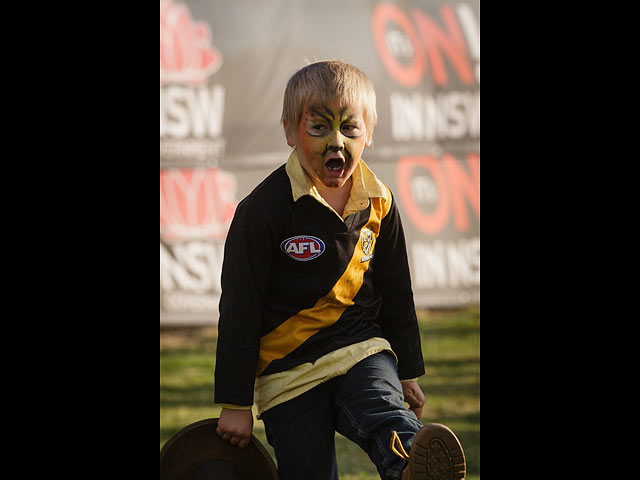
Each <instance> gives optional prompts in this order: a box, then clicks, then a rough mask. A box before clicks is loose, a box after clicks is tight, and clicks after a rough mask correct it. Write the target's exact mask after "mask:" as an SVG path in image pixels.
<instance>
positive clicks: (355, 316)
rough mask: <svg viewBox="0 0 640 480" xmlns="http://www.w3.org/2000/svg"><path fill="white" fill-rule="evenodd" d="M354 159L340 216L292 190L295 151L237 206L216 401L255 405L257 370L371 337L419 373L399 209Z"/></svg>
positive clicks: (288, 365)
mask: <svg viewBox="0 0 640 480" xmlns="http://www.w3.org/2000/svg"><path fill="white" fill-rule="evenodd" d="M361 163H362V164H363V165H362V167H361V168H362V169H364V171H365V175H363V174H359V176H358V178H355V174H354V185H353V186H352V197H351V198H350V200H349V202H348V203H347V206H346V207H345V212H344V218H341V217H340V216H339V215H338V214H337V213H336V212H335V211H334V210H333V209H332V208H331V207H329V205H328V204H326V202H324V201H323V200H322V198H321V197H320V196H319V195H313V193H310V194H304V193H305V192H304V191H302V192H300V191H297V190H296V189H298V190H299V185H296V184H295V182H294V183H293V184H292V181H291V175H295V172H292V171H291V169H292V168H294V167H295V168H297V169H301V167H300V166H299V163H298V160H297V157H296V153H295V150H294V152H293V153H292V156H291V157H290V159H289V162H288V163H287V165H286V166H285V165H283V166H282V167H280V168H278V169H277V170H276V171H274V172H273V173H272V174H271V175H270V176H269V177H267V178H266V179H265V180H264V181H263V182H262V183H261V184H260V185H258V186H257V187H256V188H255V189H254V190H253V192H251V193H250V194H249V195H248V196H247V197H246V198H245V199H244V200H243V201H242V202H240V204H239V205H238V208H237V210H236V213H235V216H234V219H233V222H232V224H231V227H230V229H229V233H228V236H227V240H226V243H225V250H224V262H223V268H222V295H221V299H220V317H219V322H218V345H217V353H216V372H215V402H216V403H221V404H234V405H252V403H253V400H254V398H253V394H254V382H255V379H256V377H260V378H263V377H264V378H267V377H268V376H270V375H273V376H274V377H275V376H276V375H274V374H278V373H281V372H285V371H289V370H292V369H293V370H295V369H296V368H297V367H299V366H301V365H303V364H308V365H311V366H313V363H314V362H316V361H317V360H318V359H320V358H321V357H326V356H327V355H328V354H331V353H332V352H335V351H338V350H340V349H345V348H347V349H348V347H349V346H352V345H356V344H362V342H366V341H368V340H370V339H385V340H386V341H388V344H389V345H390V347H391V348H392V350H393V352H394V353H395V355H396V358H397V359H398V373H399V376H400V378H401V379H409V378H415V377H418V376H420V375H422V374H423V373H424V365H423V359H422V352H421V347H420V336H419V331H418V325H417V320H416V313H415V306H414V302H413V293H412V290H411V280H410V275H409V267H408V261H407V253H406V246H405V240H404V233H403V229H402V224H401V221H400V216H399V212H398V209H397V206H396V205H395V203H394V201H393V196H392V194H391V191H390V190H389V189H388V188H387V187H386V186H384V185H383V184H382V183H381V182H379V180H377V179H375V181H374V183H375V185H374V186H373V187H370V185H371V183H372V182H373V181H372V180H371V179H369V178H368V177H367V176H373V173H372V172H371V171H370V170H369V169H368V168H367V167H366V164H364V162H363V161H362V160H361ZM359 172H361V170H359ZM373 177H374V178H375V176H373ZM367 184H369V188H367ZM303 190H304V189H303ZM363 191H364V192H366V193H367V196H366V197H363V195H362V192H363ZM354 192H355V193H358V194H354ZM363 198H364V199H365V200H364V201H363ZM385 343H386V342H385Z"/></svg>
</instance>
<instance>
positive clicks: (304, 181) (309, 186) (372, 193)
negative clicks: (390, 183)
mask: <svg viewBox="0 0 640 480" xmlns="http://www.w3.org/2000/svg"><path fill="white" fill-rule="evenodd" d="M285 169H286V171H287V175H288V176H289V180H290V182H291V193H292V194H293V201H294V202H297V201H298V199H299V198H300V197H302V196H304V195H309V196H311V197H313V198H315V199H316V200H317V201H319V202H320V203H322V204H323V205H324V206H326V207H327V208H329V209H330V210H331V211H332V212H334V213H335V214H336V215H338V213H337V212H336V211H335V210H334V209H333V208H332V207H331V206H330V205H329V204H328V203H327V201H326V200H325V199H324V198H322V195H320V192H318V189H317V188H316V187H315V185H314V184H313V181H312V180H311V179H310V178H309V176H308V175H307V174H306V172H305V171H304V169H303V168H302V165H300V160H298V153H297V151H296V149H295V148H294V149H293V151H292V152H291V155H289V160H287V165H286V167H285ZM351 178H352V180H353V183H352V185H351V193H350V195H349V200H347V204H346V205H345V207H344V213H343V215H342V217H340V215H338V216H339V217H340V218H342V219H343V220H344V219H345V218H347V216H348V215H351V214H352V213H355V212H357V211H360V210H364V209H365V208H367V207H368V206H369V199H370V198H374V197H382V198H384V199H385V200H388V198H387V188H386V187H385V186H384V184H383V183H382V182H381V181H380V180H378V177H376V175H375V174H374V173H373V172H372V171H371V169H370V168H369V167H368V166H367V164H366V163H365V162H364V160H363V159H362V158H361V159H360V161H359V162H358V165H357V166H356V169H355V170H354V171H353V175H352V177H351Z"/></svg>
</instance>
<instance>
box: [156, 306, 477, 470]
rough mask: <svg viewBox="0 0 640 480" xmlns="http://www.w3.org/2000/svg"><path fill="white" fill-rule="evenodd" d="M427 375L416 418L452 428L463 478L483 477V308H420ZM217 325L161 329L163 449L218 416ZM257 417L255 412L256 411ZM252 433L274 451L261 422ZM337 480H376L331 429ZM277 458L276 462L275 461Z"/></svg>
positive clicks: (350, 446) (365, 460)
mask: <svg viewBox="0 0 640 480" xmlns="http://www.w3.org/2000/svg"><path fill="white" fill-rule="evenodd" d="M418 322H419V325H420V335H421V337H422V352H423V356H424V360H425V368H426V370H427V374H426V375H425V376H423V377H421V378H420V379H419V380H418V381H419V383H420V386H421V387H422V390H423V391H424V392H425V395H426V397H427V404H426V407H425V408H424V411H423V414H422V418H421V421H422V422H423V423H443V424H445V425H448V426H449V427H451V429H452V430H453V431H454V432H456V435H458V438H459V439H460V442H461V443H462V446H463V448H464V451H465V455H466V458H467V479H468V480H479V479H480V307H479V306H478V307H470V308H467V309H463V310H450V311H420V312H418ZM216 334H217V332H216V329H215V328H207V329H191V330H186V329H182V330H175V331H167V330H162V331H161V334H160V448H162V446H163V445H164V444H165V442H166V441H167V440H168V439H169V438H170V437H171V436H172V435H173V434H174V433H176V432H177V431H178V430H180V429H181V428H183V427H185V426H187V425H189V424H190V423H193V422H195V421H198V420H202V419H204V418H212V417H219V416H220V408H218V407H216V406H214V405H213V371H214V365H215V345H216ZM254 414H255V411H254ZM253 433H254V435H255V436H256V437H257V438H258V439H259V440H260V441H261V442H262V443H263V445H265V447H266V449H267V450H268V451H269V453H271V455H272V456H273V457H274V459H275V456H274V455H273V449H272V448H271V446H270V445H269V444H268V443H267V440H266V436H265V432H264V424H263V423H262V421H259V420H257V421H254V432H253ZM336 450H337V452H338V453H337V455H338V470H339V473H340V478H341V480H378V479H379V477H378V475H377V473H376V469H375V467H374V466H373V464H372V463H371V461H370V460H369V458H368V457H367V455H366V454H365V453H364V452H363V451H362V450H360V448H359V447H358V446H357V445H355V444H353V443H352V442H350V441H349V440H347V439H346V438H344V437H342V436H341V435H340V434H336ZM274 461H275V460H274Z"/></svg>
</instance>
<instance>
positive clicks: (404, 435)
mask: <svg viewBox="0 0 640 480" xmlns="http://www.w3.org/2000/svg"><path fill="white" fill-rule="evenodd" d="M337 380H338V383H337V386H336V392H335V395H334V401H335V403H336V405H337V407H338V414H337V422H336V430H337V431H338V432H340V433H341V434H342V435H344V436H345V437H347V438H349V439H350V440H352V441H354V442H355V443H357V444H358V445H360V447H361V448H362V449H363V450H364V451H365V452H367V454H368V455H369V458H371V460H372V461H373V463H374V464H375V465H376V468H377V469H378V473H379V474H380V477H381V478H383V479H392V478H393V479H398V478H400V476H401V474H402V470H403V469H404V467H405V466H406V462H405V461H404V460H402V459H401V458H399V457H398V456H397V455H396V454H395V453H393V451H392V450H391V447H390V441H391V431H392V430H395V431H396V432H397V433H398V436H399V437H400V441H401V442H402V444H403V446H404V448H405V449H406V451H407V452H408V451H409V450H410V449H411V444H412V442H413V437H414V436H415V434H416V432H417V431H418V430H419V429H420V428H422V423H420V421H419V420H418V418H417V417H416V415H415V414H414V413H413V412H412V411H411V410H409V409H407V408H406V407H405V406H404V405H403V403H402V402H403V400H404V395H403V393H402V386H401V385H400V379H399V378H398V373H397V367H396V363H395V360H394V358H393V357H392V356H391V355H390V354H389V353H388V352H380V353H377V354H375V355H372V356H370V357H367V358H366V359H364V360H362V361H361V362H359V363H358V364H356V365H355V366H354V367H353V368H352V369H351V370H349V372H347V374H346V375H343V376H341V377H338V379H337Z"/></svg>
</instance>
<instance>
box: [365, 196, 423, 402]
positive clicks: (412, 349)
mask: <svg viewBox="0 0 640 480" xmlns="http://www.w3.org/2000/svg"><path fill="white" fill-rule="evenodd" d="M389 200H391V201H392V202H393V203H392V204H391V208H390V210H389V213H388V214H387V215H386V216H385V217H384V219H383V220H382V224H381V228H380V235H379V236H378V239H377V241H376V245H375V252H374V257H373V260H372V262H373V265H372V266H373V281H374V285H375V288H376V289H377V290H378V291H379V292H380V293H381V295H382V306H381V308H380V312H379V315H378V318H379V320H380V323H381V324H382V331H383V333H384V336H385V338H386V339H387V340H388V341H389V343H390V344H391V348H392V349H393V351H394V352H395V353H396V356H397V357H398V375H399V376H400V379H401V380H406V379H414V378H417V377H420V376H422V375H423V374H424V361H423V358H422V348H421V345H420V330H419V329H418V320H417V317H416V310H415V304H414V301H413V290H412V288H411V276H410V273H409V261H408V257H407V247H406V243H405V237H404V230H403V228H402V222H401V220H400V212H399V211H398V208H397V206H396V204H395V199H394V198H393V196H391V198H390V199H389ZM418 388H419V387H418ZM409 403H410V402H409Z"/></svg>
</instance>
